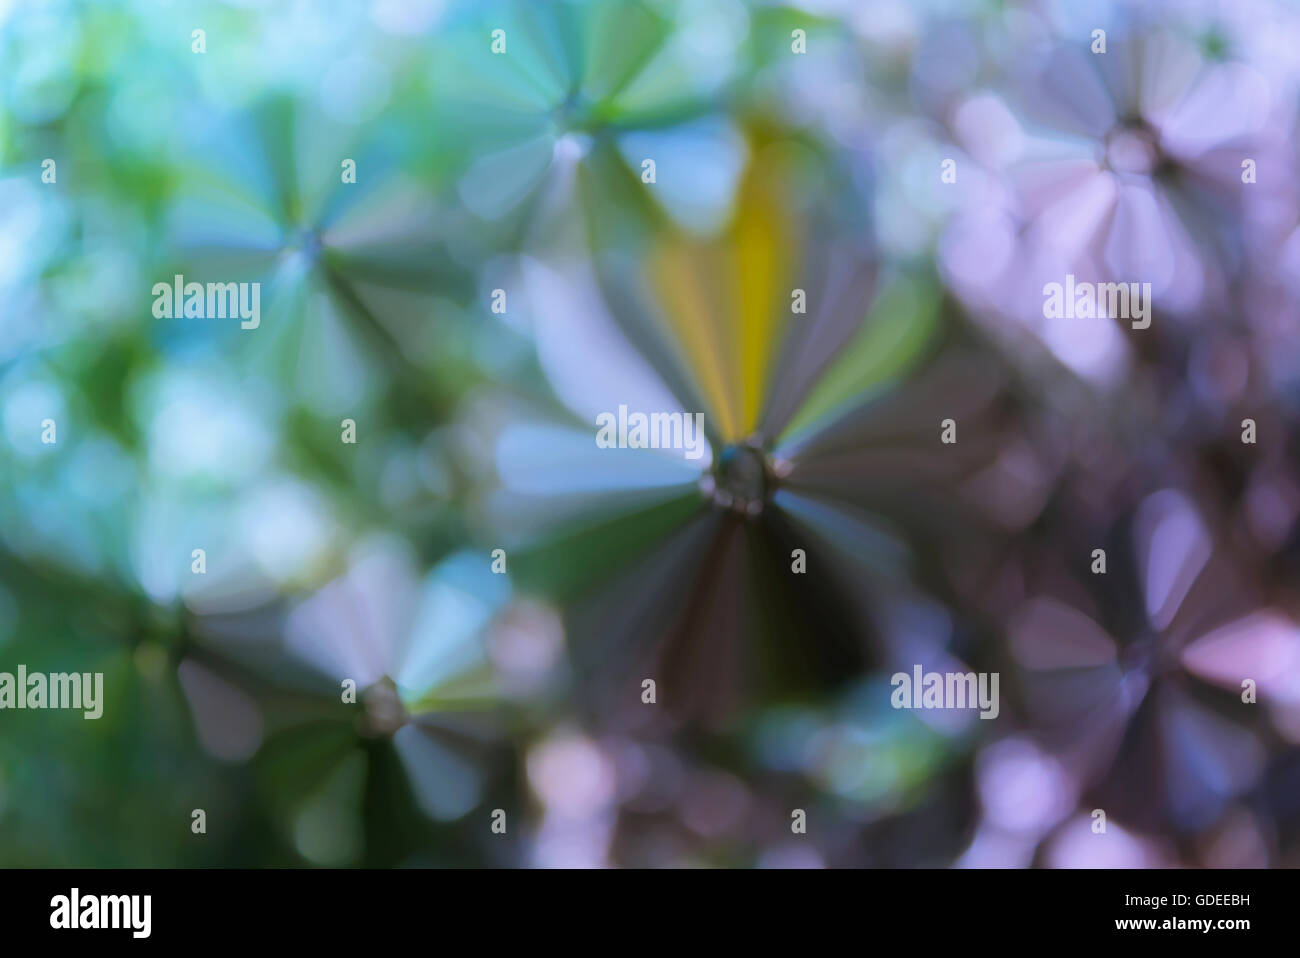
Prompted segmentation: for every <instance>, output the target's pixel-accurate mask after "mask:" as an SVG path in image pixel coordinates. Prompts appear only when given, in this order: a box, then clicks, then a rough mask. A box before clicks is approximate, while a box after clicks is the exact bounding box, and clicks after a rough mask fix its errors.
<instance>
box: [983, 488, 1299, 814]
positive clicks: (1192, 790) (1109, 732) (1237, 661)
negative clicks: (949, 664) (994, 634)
mask: <svg viewBox="0 0 1300 958" xmlns="http://www.w3.org/2000/svg"><path fill="white" fill-rule="evenodd" d="M1132 533H1133V537H1134V546H1135V549H1136V563H1135V566H1136V570H1137V581H1136V583H1135V584H1136V585H1137V586H1138V587H1139V590H1138V592H1137V595H1133V596H1131V601H1130V594H1131V592H1132V590H1131V589H1130V587H1129V580H1128V579H1127V578H1125V581H1124V582H1123V584H1122V587H1119V588H1116V587H1115V586H1113V585H1112V586H1111V587H1110V588H1109V589H1102V588H1100V587H1102V586H1106V585H1108V584H1109V583H1108V580H1111V579H1113V578H1114V577H1116V576H1119V577H1126V571H1127V569H1128V568H1129V566H1128V564H1127V562H1126V561H1125V559H1124V558H1123V557H1122V556H1116V555H1115V550H1111V551H1110V554H1109V556H1108V559H1109V562H1110V563H1111V568H1109V569H1108V570H1107V572H1106V573H1105V575H1104V576H1103V575H1097V576H1094V577H1092V580H1091V583H1090V584H1093V585H1096V586H1098V588H1096V589H1092V590H1089V589H1083V590H1080V589H1079V588H1078V586H1071V587H1070V588H1069V590H1066V589H1064V588H1063V587H1061V588H1058V589H1057V590H1055V594H1054V593H1053V591H1052V590H1048V591H1047V592H1046V593H1044V594H1038V595H1035V596H1034V597H1033V598H1031V599H1030V600H1029V601H1027V602H1026V603H1025V604H1024V605H1023V606H1022V607H1021V608H1020V610H1019V611H1018V612H1017V613H1016V614H1015V615H1014V617H1013V618H1012V620H1011V623H1010V625H1009V629H1008V635H1009V640H1010V644H1011V652H1012V654H1013V656H1014V658H1015V661H1016V663H1017V665H1018V667H1019V669H1020V670H1021V675H1022V679H1023V693H1024V696H1025V706H1026V708H1027V709H1028V713H1029V715H1030V717H1031V719H1032V721H1033V725H1034V727H1035V728H1036V729H1039V730H1041V732H1042V734H1043V735H1044V736H1046V737H1047V740H1048V741H1049V742H1051V743H1053V745H1054V746H1056V747H1057V748H1059V749H1061V750H1062V751H1061V754H1063V755H1067V756H1068V757H1069V761H1070V763H1071V767H1072V768H1078V769H1079V770H1080V774H1081V778H1082V781H1083V782H1084V784H1085V786H1086V789H1087V791H1086V793H1085V794H1087V795H1089V796H1091V797H1093V798H1095V801H1096V807H1100V808H1102V809H1103V810H1104V811H1106V813H1107V815H1108V816H1110V817H1111V818H1113V819H1115V820H1118V821H1122V822H1125V823H1127V824H1132V825H1137V826H1139V827H1149V828H1153V829H1160V828H1163V827H1169V826H1172V827H1174V828H1175V829H1178V830H1183V831H1195V830H1199V829H1202V828H1205V827H1206V826H1208V825H1210V824H1213V823H1214V822H1215V821H1216V820H1217V819H1218V817H1219V816H1220V815H1221V814H1222V812H1223V810H1224V808H1225V807H1226V806H1227V804H1228V802H1230V801H1231V800H1233V799H1234V798H1236V797H1237V796H1239V795H1242V794H1243V793H1245V792H1247V791H1248V790H1249V789H1251V788H1252V787H1253V786H1254V785H1256V784H1257V783H1258V782H1259V780H1260V776H1261V774H1262V772H1263V769H1264V762H1265V758H1266V752H1265V749H1264V740H1263V739H1262V738H1261V737H1260V734H1259V732H1258V731H1256V730H1257V729H1258V727H1259V725H1260V722H1259V721H1258V720H1257V719H1256V718H1254V716H1255V715H1256V714H1258V713H1256V711H1255V710H1257V709H1260V708H1261V706H1259V705H1255V704H1246V702H1245V698H1246V692H1245V689H1246V687H1247V686H1246V684H1245V682H1246V680H1248V679H1249V680H1250V681H1251V682H1253V683H1254V684H1255V686H1256V687H1257V689H1258V690H1259V691H1258V692H1257V693H1256V694H1258V695H1259V696H1260V697H1261V698H1263V699H1268V698H1273V697H1274V695H1275V694H1277V693H1284V695H1283V698H1284V700H1290V701H1294V696H1295V690H1294V689H1292V688H1290V686H1291V685H1293V684H1294V683H1293V682H1291V680H1290V678H1288V676H1289V675H1291V674H1292V673H1291V671H1290V669H1291V664H1290V663H1292V662H1293V661H1294V660H1295V658H1296V656H1297V654H1300V629H1297V628H1296V626H1295V625H1294V624H1292V623H1288V622H1287V621H1286V620H1285V619H1284V618H1283V617H1280V616H1279V615H1278V614H1276V613H1274V612H1271V611H1269V610H1268V609H1266V608H1265V607H1263V606H1261V605H1260V603H1259V600H1258V599H1257V598H1255V597H1253V596H1252V592H1251V589H1250V588H1249V587H1248V586H1246V585H1245V584H1243V583H1242V582H1241V580H1240V576H1239V575H1238V574H1237V573H1236V572H1235V571H1234V569H1233V568H1232V565H1231V563H1230V560H1229V559H1228V558H1227V557H1226V556H1225V555H1224V554H1222V553H1218V554H1216V552H1215V550H1214V548H1213V544H1212V540H1211V534H1210V530H1209V528H1208V527H1207V526H1206V524H1205V520H1204V519H1203V518H1202V517H1201V516H1200V514H1199V513H1198V511H1197V510H1196V508H1195V507H1194V506H1193V505H1192V503H1191V502H1190V501H1189V499H1188V498H1187V497H1186V496H1185V495H1184V494H1183V493H1181V492H1178V491H1176V490H1173V489H1168V490H1165V491H1162V492H1159V493H1156V494H1154V495H1152V496H1150V497H1149V498H1147V499H1146V500H1145V501H1144V502H1143V503H1142V505H1141V507H1140V508H1139V509H1138V511H1137V513H1136V515H1135V517H1134V519H1133V524H1132ZM1089 591H1092V592H1093V593H1095V598H1093V599H1092V600H1091V601H1082V600H1083V597H1084V596H1086V595H1088V593H1089ZM1071 596H1074V598H1071ZM1094 603H1096V604H1094ZM1264 690H1268V691H1267V692H1266V691H1264Z"/></svg>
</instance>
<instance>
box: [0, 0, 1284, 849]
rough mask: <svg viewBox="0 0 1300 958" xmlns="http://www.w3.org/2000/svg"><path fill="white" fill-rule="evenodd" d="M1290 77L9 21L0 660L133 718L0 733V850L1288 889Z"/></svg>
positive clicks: (879, 32) (520, 34)
mask: <svg viewBox="0 0 1300 958" xmlns="http://www.w3.org/2000/svg"><path fill="white" fill-rule="evenodd" d="M198 29H201V30H203V31H204V37H203V39H204V44H205V52H202V53H196V52H194V51H193V43H194V40H193V31H194V30H198ZM498 29H499V30H503V31H504V32H505V33H504V37H505V44H506V48H505V52H504V53H501V54H495V53H493V51H492V43H493V31H494V30H498ZM1096 30H1104V31H1105V40H1106V52H1105V53H1104V54H1099V53H1094V52H1092V46H1093V45H1094V43H1095V40H1094V31H1096ZM795 31H803V33H802V35H801V36H802V40H803V42H804V43H805V49H806V52H803V53H797V52H795V49H794V46H793V45H794V44H795V42H796V40H795V39H794V38H795V33H794V32H795ZM1297 51H1300V8H1297V7H1296V6H1295V5H1294V4H1291V3H1287V2H1283V0H1275V2H1260V0H1232V2H1222V3H1219V2H1211V0H1187V2H1180V3H1172V2H1170V3H1163V2H1132V3H1128V2H1115V3H1093V2H1064V0H1063V2H1026V3H1015V2H992V0H990V2H979V0H964V2H959V0H951V2H944V0H912V2H903V0H880V2H873V0H867V2H857V0H820V2H814V0H808V2H805V3H789V4H781V3H766V2H759V0H750V2H742V0H682V2H676V0H599V2H595V0H593V2H577V0H519V2H514V3H510V2H463V3H460V2H443V0H378V2H371V3H367V2H348V3H345V2H337V3H335V2H313V3H305V2H301V3H300V2H278V0H268V2H251V0H249V2H231V3H217V2H193V3H188V2H180V0H174V2H171V3H165V2H157V0H138V2H136V0H124V2H118V3H99V2H61V0H35V2H22V0H17V2H14V0H9V2H5V0H0V487H2V493H0V670H6V671H13V670H14V669H15V668H16V666H17V664H18V663H24V664H25V665H26V666H27V667H28V669H29V670H44V671H64V670H76V671H102V672H103V673H104V675H105V689H106V702H105V706H104V716H103V718H102V719H100V720H98V721H93V722H91V721H85V720H83V719H82V718H81V716H80V714H79V713H72V712H52V711H46V712H34V711H24V712H11V711H4V712H0V864H3V865H7V866H53V865H64V866H145V865H153V866H157V865H162V866H171V865H176V866H212V865H225V866H232V865H245V866H247V865H252V866H258V865H262V866H356V865H364V866H380V867H388V866H524V867H534V866H536V867H554V866H581V867H618V866H624V867H628V866H632V867H635V866H734V867H755V866H761V867H846V866H847V867H858V866H869V867H910V866H938V867H948V866H958V867H988V866H994V867H1030V866H1042V867H1093V866H1116V867H1135V866H1157V867H1195V866H1204V865H1213V866H1245V867H1264V866H1292V867H1294V866H1296V865H1300V190H1298V189H1297V177H1298V176H1300V156H1298V154H1297V148H1296V136H1295V134H1296V121H1297V119H1300V113H1298V112H1297V110H1298V103H1297V97H1296V94H1297V83H1298V82H1300V53H1298V52H1297ZM46 159H53V160H54V161H55V164H56V167H55V169H56V171H57V174H56V176H57V178H56V180H55V181H54V182H52V183H46V182H43V181H42V162H43V161H44V160H46ZM646 159H653V160H654V162H655V182H654V183H646V182H644V181H643V169H644V168H643V161H644V160H646ZM346 160H352V161H354V162H355V168H356V182H355V183H345V182H343V181H342V177H341V169H342V165H343V163H344V161H346ZM947 160H952V161H953V165H952V166H951V169H952V170H953V171H954V172H955V180H954V181H953V182H945V181H944V178H943V177H942V170H943V169H944V163H945V161H947ZM1247 160H1249V161H1252V163H1251V165H1250V166H1251V170H1252V171H1253V176H1252V177H1249V178H1250V179H1253V182H1245V181H1244V179H1243V174H1244V171H1245V167H1244V163H1245V161H1247ZM177 274H183V275H184V276H185V277H186V278H187V279H188V280H192V281H198V282H258V283H260V284H261V296H262V299H261V324H260V327H259V328H258V329H256V330H241V329H240V328H239V323H238V322H237V321H231V320H220V319H198V318H190V319H185V318H178V319H157V318H155V317H154V315H153V312H152V294H151V289H152V287H153V285H154V284H155V283H157V282H170V281H171V280H172V277H173V276H175V275H177ZM1066 274H1073V275H1075V276H1076V277H1078V278H1079V279H1080V280H1086V281H1092V282H1120V281H1123V282H1146V283H1150V284H1151V287H1152V297H1153V321H1152V324H1151V327H1150V328H1149V329H1146V330H1133V329H1131V328H1130V327H1129V324H1128V323H1126V322H1124V321H1116V320H1111V319H1106V318H1101V319H1093V320H1088V319H1066V320H1054V319H1046V318H1044V315H1043V308H1042V306H1043V295H1042V287H1043V285H1044V284H1045V283H1048V282H1063V281H1064V278H1065V276H1066ZM794 289H800V290H803V291H804V293H805V295H806V303H807V310H806V312H803V313H795V312H792V310H791V302H792V299H791V291H792V290H794ZM497 290H500V291H502V293H503V294H504V310H503V311H494V310H493V308H492V305H493V301H494V291H497ZM620 404H626V405H628V406H629V407H630V408H633V409H641V410H645V411H664V412H672V411H679V412H687V413H694V412H702V413H704V416H705V429H706V437H707V441H708V448H707V452H706V454H705V455H704V457H703V458H702V459H700V460H697V461H692V460H688V459H686V458H684V457H683V456H681V455H680V453H678V454H672V453H665V452H660V451H656V450H632V449H614V450H608V449H600V448H598V447H597V446H596V443H595V441H594V436H595V425H594V423H595V418H596V416H597V415H599V414H600V413H601V412H605V411H610V412H612V411H616V410H617V409H618V407H619V405H620ZM46 419H52V420H54V421H55V423H56V424H57V442H55V443H53V444H46V443H42V441H41V434H42V427H41V423H42V421H43V420H46ZM945 419H952V420H953V421H954V422H955V424H956V429H957V442H956V443H955V444H953V445H945V444H942V443H941V442H940V441H939V440H940V423H941V422H942V421H943V420H945ZM1245 419H1250V420H1252V421H1253V422H1254V424H1255V430H1256V442H1254V443H1250V444H1248V443H1243V441H1242V434H1243V426H1242V422H1243V420H1245ZM344 420H351V421H352V422H353V423H354V424H355V430H356V440H357V441H356V442H355V443H354V444H351V443H344V442H342V441H341V438H340V437H341V435H342V432H343V426H342V423H343V421H344ZM197 548H202V549H203V550H205V554H206V573H205V574H203V575H196V574H194V573H193V572H192V570H191V561H192V560H191V556H192V550H194V549H197ZM497 549H501V550H504V553H505V557H506V566H505V568H506V571H505V574H497V573H496V572H494V571H493V569H492V553H493V550H497ZM796 549H798V550H803V553H804V556H805V558H806V562H807V572H806V573H803V574H798V573H795V572H793V571H792V559H791V554H792V552H793V551H794V550H796ZM1096 549H1104V550H1105V552H1106V556H1107V571H1106V573H1105V574H1104V575H1098V574H1095V573H1094V572H1093V571H1092V566H1093V563H1094V559H1093V552H1094V550H1096ZM916 665H920V666H921V667H922V668H924V669H925V670H927V671H967V670H970V671H981V672H997V673H998V674H999V676H1000V680H1001V681H1000V692H1001V702H1000V713H999V715H998V717H997V719H996V720H993V721H981V720H979V719H978V717H977V715H976V713H974V712H957V711H946V712H925V711H904V710H895V709H893V708H891V706H890V691H891V688H890V684H889V677H890V675H891V674H892V673H894V672H897V671H905V672H908V673H910V672H911V670H912V668H913V667H914V666H916ZM646 679H653V680H654V681H655V683H656V690H657V701H656V702H655V704H653V705H651V704H646V703H644V702H643V701H642V695H643V682H644V680H646ZM1245 679H1250V680H1251V681H1252V682H1253V683H1254V685H1255V687H1256V691H1257V701H1256V702H1255V703H1253V704H1246V703H1243V702H1242V696H1241V684H1242V681H1243V680H1245ZM344 680H351V681H353V682H355V683H356V684H357V687H358V690H359V694H358V700H357V702H356V703H355V704H345V703H343V702H342V701H341V696H340V684H341V683H342V682H343V681H344ZM194 809H203V810H204V811H205V813H206V819H207V831H206V834H202V835H196V834H193V833H192V831H191V827H190V826H191V814H192V811H193V810H194ZM796 809H801V810H803V811H804V812H805V813H806V816H807V823H808V825H807V833H806V834H795V833H793V832H792V830H791V815H792V812H793V811H794V810H796ZM1095 809H1101V810H1103V811H1104V812H1105V814H1106V822H1107V828H1106V832H1105V834H1096V833H1095V832H1094V831H1093V828H1092V824H1093V820H1094V817H1093V811H1094V810H1095ZM494 810H501V811H503V812H504V813H505V822H506V831H505V834H497V833H494V832H493V830H492V827H491V826H492V821H493V812H494Z"/></svg>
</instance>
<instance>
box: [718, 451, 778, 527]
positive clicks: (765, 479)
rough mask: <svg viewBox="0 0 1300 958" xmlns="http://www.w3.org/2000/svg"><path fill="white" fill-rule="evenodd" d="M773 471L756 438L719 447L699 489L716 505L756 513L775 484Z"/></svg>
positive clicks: (745, 512)
mask: <svg viewBox="0 0 1300 958" xmlns="http://www.w3.org/2000/svg"><path fill="white" fill-rule="evenodd" d="M776 479H777V476H776V472H775V470H774V468H773V464H772V463H771V462H770V461H769V460H768V457H767V455H766V454H765V453H764V452H763V449H762V445H761V442H760V441H759V440H758V439H756V438H751V439H748V440H746V441H744V442H739V443H732V444H731V445H729V446H727V447H726V448H724V449H723V450H722V453H721V454H720V455H719V456H718V458H717V460H716V461H715V462H714V465H713V470H712V472H710V473H708V474H706V475H705V476H703V477H702V478H701V480H700V490H701V491H702V492H703V493H704V495H705V496H707V497H708V498H709V499H711V500H712V502H713V504H714V505H715V506H717V507H718V508H719V509H732V510H734V511H736V512H739V513H743V514H744V515H749V516H757V515H759V514H760V513H762V511H763V506H764V504H765V503H766V502H767V500H768V498H769V497H770V496H771V495H772V493H773V492H774V491H775V488H776Z"/></svg>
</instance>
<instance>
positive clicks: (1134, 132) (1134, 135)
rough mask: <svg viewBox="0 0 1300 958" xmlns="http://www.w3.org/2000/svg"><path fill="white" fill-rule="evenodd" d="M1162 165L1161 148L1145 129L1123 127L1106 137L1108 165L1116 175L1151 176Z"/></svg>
mask: <svg viewBox="0 0 1300 958" xmlns="http://www.w3.org/2000/svg"><path fill="white" fill-rule="evenodd" d="M1159 163H1160V148H1159V146H1158V145H1157V144H1156V140H1155V137H1154V136H1153V135H1152V134H1151V132H1150V131H1149V130H1147V129H1145V128H1144V127H1121V128H1120V129H1118V130H1114V131H1112V132H1111V134H1110V135H1109V136H1108V137H1106V165H1107V166H1108V167H1110V168H1111V169H1112V170H1114V171H1115V172H1116V173H1135V174H1139V175H1146V174H1150V173H1152V172H1154V171H1155V169H1156V167H1157V166H1158V165H1159Z"/></svg>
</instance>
